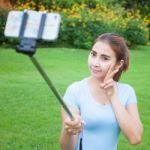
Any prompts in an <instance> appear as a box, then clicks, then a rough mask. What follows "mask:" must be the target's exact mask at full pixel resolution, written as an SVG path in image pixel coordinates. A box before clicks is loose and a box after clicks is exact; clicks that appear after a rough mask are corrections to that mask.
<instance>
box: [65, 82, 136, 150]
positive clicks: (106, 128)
mask: <svg viewBox="0 0 150 150" xmlns="http://www.w3.org/2000/svg"><path fill="white" fill-rule="evenodd" d="M117 90H118V96H119V100H120V101H121V103H122V105H123V106H124V107H127V106H128V105H129V104H131V103H137V99H136V95H135V92H134V89H133V88H132V87H131V86H129V85H128V84H123V83H119V82H117ZM64 101H65V102H66V104H67V105H70V106H72V107H74V108H76V109H78V110H79V111H80V114H81V116H82V118H83V120H85V122H86V125H85V126H84V130H83V132H82V134H80V135H79V136H78V142H77V144H76V146H75V150H79V141H80V137H81V136H82V148H83V150H117V143H118V136H119V133H120V127H119V124H118V122H117V119H116V116H115V113H114V111H113V108H112V106H111V104H106V105H102V104H100V103H98V102H97V101H96V100H94V98H93V96H92V95H91V93H90V89H89V85H88V83H87V79H83V80H81V81H78V82H75V83H73V84H72V85H70V86H69V87H68V88H67V90H66V93H65V95H64Z"/></svg>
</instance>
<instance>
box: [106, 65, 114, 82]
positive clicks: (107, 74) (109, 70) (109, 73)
mask: <svg viewBox="0 0 150 150" xmlns="http://www.w3.org/2000/svg"><path fill="white" fill-rule="evenodd" d="M112 68H113V66H112V65H110V66H109V69H108V71H107V73H106V76H105V78H104V82H105V81H106V80H108V79H109V78H110V77H111V76H110V75H111V72H112Z"/></svg>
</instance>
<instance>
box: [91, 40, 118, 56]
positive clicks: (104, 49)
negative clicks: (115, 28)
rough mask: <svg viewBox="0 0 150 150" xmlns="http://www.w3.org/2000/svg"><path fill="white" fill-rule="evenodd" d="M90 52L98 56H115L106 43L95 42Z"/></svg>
mask: <svg viewBox="0 0 150 150" xmlns="http://www.w3.org/2000/svg"><path fill="white" fill-rule="evenodd" d="M92 50H93V51H96V52H97V53H98V54H105V55H109V56H115V52H114V51H113V49H112V48H111V47H110V45H109V44H108V43H106V42H101V41H98V42H96V43H95V44H94V45H93V47H92Z"/></svg>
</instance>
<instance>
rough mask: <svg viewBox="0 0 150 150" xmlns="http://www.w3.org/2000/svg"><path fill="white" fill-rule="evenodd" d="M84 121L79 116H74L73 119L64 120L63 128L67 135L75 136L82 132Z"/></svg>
mask: <svg viewBox="0 0 150 150" xmlns="http://www.w3.org/2000/svg"><path fill="white" fill-rule="evenodd" d="M84 125H85V121H84V120H83V119H82V118H81V116H79V115H74V119H73V120H71V119H70V118H68V117H67V118H66V119H65V120H64V128H65V131H66V133H67V134H69V135H76V134H78V133H80V132H82V131H83V127H84Z"/></svg>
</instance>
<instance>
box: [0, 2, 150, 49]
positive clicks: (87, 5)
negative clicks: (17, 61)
mask: <svg viewBox="0 0 150 150" xmlns="http://www.w3.org/2000/svg"><path fill="white" fill-rule="evenodd" d="M116 1H117V0H106V1H105V2H104V1H103V0H101V1H98V0H94V1H92V2H91V1H89V0H82V1H78V0H77V1H76V3H75V2H74V0H70V1H65V0H62V1H59V0H54V1H48V0H45V1H39V0H37V1H34V0H27V1H24V3H23V2H22V0H18V1H17V3H16V5H15V6H14V9H17V10H23V9H32V10H39V11H44V10H47V11H48V12H58V13H60V14H61V16H62V24H61V28H60V36H59V39H58V41H57V42H56V44H59V45H60V44H62V45H69V46H72V47H77V48H85V49H89V48H90V47H91V46H92V43H93V41H94V39H95V38H96V37H97V36H98V35H100V34H102V33H105V32H117V33H119V34H121V35H123V36H124V37H125V38H126V40H127V42H128V44H129V45H137V44H142V45H146V44H147V42H148V40H149V31H148V24H149V23H150V21H149V20H148V18H147V17H143V16H141V14H140V13H139V11H129V10H128V11H125V10H124V9H123V8H122V7H120V6H119V5H115V6H113V5H112V3H113V2H116ZM3 13H4V12H3V11H0V16H1V18H2V19H1V22H0V29H1V30H0V43H1V44H2V43H9V44H16V42H17V40H16V39H9V40H8V39H6V38H5V37H4V35H3V30H4V23H5V22H6V15H4V14H3ZM44 43H45V42H43V44H44ZM50 44H51V43H50Z"/></svg>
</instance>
